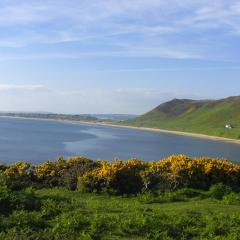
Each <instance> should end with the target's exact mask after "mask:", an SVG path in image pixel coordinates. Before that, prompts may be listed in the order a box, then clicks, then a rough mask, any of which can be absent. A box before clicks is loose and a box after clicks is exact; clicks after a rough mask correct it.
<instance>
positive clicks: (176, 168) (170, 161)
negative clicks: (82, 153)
mask: <svg viewBox="0 0 240 240" xmlns="http://www.w3.org/2000/svg"><path fill="white" fill-rule="evenodd" d="M118 176H121V177H122V178H124V179H119V177H118ZM138 176H140V177H141V181H142V182H141V184H142V187H144V186H145V188H147V187H150V186H154V187H160V185H162V186H163V187H166V186H169V187H173V186H175V187H177V186H178V187H181V186H182V187H183V186H186V187H195V188H208V187H209V186H210V185H211V184H214V183H218V182H223V183H225V184H228V185H230V186H237V187H239V184H240V166H239V165H236V164H233V163H231V162H229V161H227V160H220V159H212V158H190V157H188V156H185V155H173V156H170V157H168V158H166V159H163V160H160V161H155V162H144V161H140V160H137V159H132V160H128V161H125V162H122V161H119V160H118V161H115V162H113V163H110V162H106V161H102V162H101V165H100V167H99V168H98V169H95V170H93V171H91V172H88V173H87V174H85V175H83V176H82V177H81V178H79V182H80V183H81V184H83V185H84V186H85V187H86V188H89V190H93V189H94V188H95V189H96V190H98V191H101V188H102V189H106V188H112V187H115V188H117V189H119V188H123V186H121V185H123V184H124V185H131V186H132V185H134V184H133V182H132V181H133V179H134V181H136V182H135V183H136V185H139V181H140V180H139V178H138ZM116 179H117V181H118V182H116ZM124 180H125V181H124ZM166 182H168V184H166ZM116 186H117V187H116ZM133 188H134V187H133ZM137 189H138V187H137ZM133 192H134V191H133Z"/></svg>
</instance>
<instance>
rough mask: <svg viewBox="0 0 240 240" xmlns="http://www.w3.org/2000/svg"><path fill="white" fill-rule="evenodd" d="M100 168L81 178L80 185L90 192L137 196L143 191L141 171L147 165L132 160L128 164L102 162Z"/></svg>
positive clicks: (117, 161)
mask: <svg viewBox="0 0 240 240" xmlns="http://www.w3.org/2000/svg"><path fill="white" fill-rule="evenodd" d="M100 164H101V165H100V167H99V168H97V169H95V170H93V171H90V172H88V173H86V174H84V175H83V176H82V177H80V178H79V185H80V186H83V187H84V188H85V189H86V190H88V191H97V192H101V191H111V189H114V190H115V191H116V192H117V193H120V194H135V193H138V192H140V191H141V190H142V188H143V181H142V178H141V175H140V173H141V171H143V170H145V169H146V167H147V163H146V162H143V161H140V160H137V159H130V160H128V161H126V162H122V161H119V160H116V161H115V162H114V163H109V162H105V161H102V162H101V163H100Z"/></svg>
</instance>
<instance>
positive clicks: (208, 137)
mask: <svg viewBox="0 0 240 240" xmlns="http://www.w3.org/2000/svg"><path fill="white" fill-rule="evenodd" d="M0 118H14V119H30V120H41V121H56V122H63V123H71V124H87V125H98V126H108V127H117V128H127V129H135V130H141V131H148V132H156V133H167V134H172V135H179V136H185V137H193V138H200V139H206V140H212V141H218V142H226V143H233V144H240V140H237V139H232V138H225V137H218V136H210V135H206V134H201V133H190V132H182V131H175V130H166V129H160V128H148V127H135V126H127V125H118V124H111V123H106V122H87V121H74V120H63V119H45V118H31V117H29V118H28V117H17V116H16V117H12V116H0Z"/></svg>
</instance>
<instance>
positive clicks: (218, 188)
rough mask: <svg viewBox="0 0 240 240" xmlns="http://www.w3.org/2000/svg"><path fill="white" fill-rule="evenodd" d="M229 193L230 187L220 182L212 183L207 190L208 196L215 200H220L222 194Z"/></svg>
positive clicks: (230, 191)
mask: <svg viewBox="0 0 240 240" xmlns="http://www.w3.org/2000/svg"><path fill="white" fill-rule="evenodd" d="M230 193H232V188H231V187H229V186H226V185H224V184H222V183H219V184H215V185H212V186H211V187H210V190H209V192H208V194H209V196H210V197H212V198H214V199H217V200H222V199H223V197H224V196H226V195H228V194H230Z"/></svg>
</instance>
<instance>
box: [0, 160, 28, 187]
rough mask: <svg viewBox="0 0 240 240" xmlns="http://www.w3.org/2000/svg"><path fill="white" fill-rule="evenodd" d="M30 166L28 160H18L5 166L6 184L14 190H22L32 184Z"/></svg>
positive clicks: (3, 173)
mask: <svg viewBox="0 0 240 240" xmlns="http://www.w3.org/2000/svg"><path fill="white" fill-rule="evenodd" d="M30 166H31V165H30V163H28V162H16V163H15V164H12V165H10V166H9V167H7V168H5V170H4V171H3V172H2V177H3V178H4V181H5V184H6V185H7V186H8V187H9V188H11V189H13V190H20V189H22V188H25V187H28V186H30V185H31V181H30V175H31V171H30Z"/></svg>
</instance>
